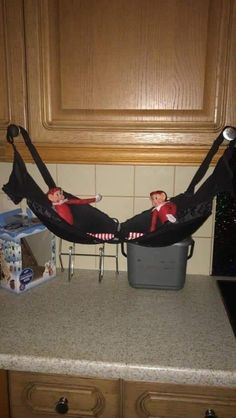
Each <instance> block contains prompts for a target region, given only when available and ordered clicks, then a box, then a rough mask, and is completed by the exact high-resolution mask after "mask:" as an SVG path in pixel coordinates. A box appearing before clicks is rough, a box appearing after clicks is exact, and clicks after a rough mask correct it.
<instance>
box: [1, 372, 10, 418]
mask: <svg viewBox="0 0 236 418" xmlns="http://www.w3.org/2000/svg"><path fill="white" fill-rule="evenodd" d="M0 417H1V418H9V417H10V416H9V396H8V372H7V371H6V370H0Z"/></svg>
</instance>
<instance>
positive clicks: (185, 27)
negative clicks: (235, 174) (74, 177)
mask: <svg viewBox="0 0 236 418" xmlns="http://www.w3.org/2000/svg"><path fill="white" fill-rule="evenodd" d="M24 4H25V23H26V56H27V63H28V66H27V77H28V88H29V92H28V93H29V95H28V97H29V120H30V131H31V134H32V136H33V138H34V140H35V141H36V143H37V145H38V146H39V147H40V152H42V153H43V156H44V155H45V158H46V159H47V160H49V161H52V162H56V161H64V162H66V161H68V162H71V161H80V162H114V163H117V162H122V163H130V162H133V163H134V162H137V163H139V162H140V163H154V162H155V163H156V162H163V163H173V162H180V163H181V162H185V163H188V162H189V163H193V162H194V161H195V162H196V160H201V158H202V155H203V154H204V153H205V151H206V149H207V148H208V147H209V144H210V143H211V141H212V139H214V138H215V137H216V132H218V131H219V130H220V129H221V128H222V126H223V125H224V124H225V121H226V117H227V115H226V109H228V108H229V107H228V105H227V103H228V102H227V100H228V94H230V93H229V91H230V89H228V84H227V83H228V72H229V68H230V65H231V60H230V57H229V48H230V36H231V35H230V33H231V32H230V31H231V29H232V25H233V22H234V21H233V19H232V18H231V15H232V2H230V0H199V1H198V2H196V1H192V0H191V1H189V0H184V1H182V0H181V1H180V0H175V1H172V0H168V1H165V2H163V1H161V0H157V1H153V0H147V1H145V2H143V1H142V0H130V1H129V2H127V1H125V0H119V1H117V0H110V1H109V2H107V1H106V0H101V1H99V2H97V1H96V0H91V1H89V2H88V1H86V0H78V1H76V2H74V1H73V0H39V1H37V2H35V1H34V0H26V1H25V2H24ZM55 143H56V144H59V147H57V153H55V147H54V145H53V144H55ZM196 146H198V147H199V146H200V149H199V148H198V152H195V153H193V152H192V151H193V149H194V147H196ZM191 147H192V148H191ZM190 148H191V152H188V151H189V149H190Z"/></svg>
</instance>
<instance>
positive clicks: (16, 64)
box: [0, 0, 27, 141]
mask: <svg viewBox="0 0 236 418" xmlns="http://www.w3.org/2000/svg"><path fill="white" fill-rule="evenodd" d="M0 77H1V83H0V135H1V136H0V141H3V138H4V139H5V129H6V127H7V125H8V124H9V123H11V121H17V123H18V124H21V125H25V126H27V118H26V106H27V101H26V83H25V77H26V74H25V48H24V27H23V1H22V0H7V1H6V0H0ZM1 131H2V134H3V136H2V134H1Z"/></svg>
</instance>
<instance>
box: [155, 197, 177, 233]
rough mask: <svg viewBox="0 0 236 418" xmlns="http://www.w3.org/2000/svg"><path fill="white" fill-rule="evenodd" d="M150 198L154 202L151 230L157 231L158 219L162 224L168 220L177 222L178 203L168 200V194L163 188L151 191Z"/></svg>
mask: <svg viewBox="0 0 236 418" xmlns="http://www.w3.org/2000/svg"><path fill="white" fill-rule="evenodd" d="M150 199H151V202H152V206H153V209H152V214H151V225H150V229H149V231H150V232H153V231H156V229H157V221H158V220H160V222H161V223H162V224H164V223H166V222H172V223H173V222H176V217H175V216H174V215H175V214H176V205H175V203H173V202H171V201H169V200H167V194H166V192H164V191H163V190H156V191H154V192H151V193H150Z"/></svg>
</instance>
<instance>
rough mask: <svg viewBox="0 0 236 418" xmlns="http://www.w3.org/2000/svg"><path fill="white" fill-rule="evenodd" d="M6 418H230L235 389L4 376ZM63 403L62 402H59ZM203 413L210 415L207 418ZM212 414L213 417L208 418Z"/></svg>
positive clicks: (234, 407) (20, 374)
mask: <svg viewBox="0 0 236 418" xmlns="http://www.w3.org/2000/svg"><path fill="white" fill-rule="evenodd" d="M9 386H10V404H11V418H32V416H34V417H35V418H36V417H37V418H47V417H51V416H53V415H56V416H60V415H61V414H60V413H56V406H57V404H58V401H59V400H60V399H61V402H64V403H65V398H66V399H67V400H68V404H67V405H68V408H69V409H68V412H67V413H66V414H65V416H71V417H73V416H74V417H79V418H86V417H101V418H160V417H161V418H235V417H236V389H235V388H234V389H233V388H223V387H209V386H194V385H177V384H163V383H154V382H152V383H151V382H133V381H124V380H108V379H91V378H81V377H75V376H61V375H51V374H40V373H28V372H13V371H12V372H9ZM62 400H63V401H62ZM207 411H211V413H212V415H209V416H207ZM213 412H214V413H215V415H214V414H213Z"/></svg>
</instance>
